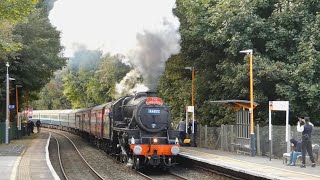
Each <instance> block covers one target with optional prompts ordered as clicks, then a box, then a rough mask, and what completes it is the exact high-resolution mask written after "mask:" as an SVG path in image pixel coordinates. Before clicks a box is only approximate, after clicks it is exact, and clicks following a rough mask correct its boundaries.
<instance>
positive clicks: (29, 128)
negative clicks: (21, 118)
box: [27, 120, 32, 136]
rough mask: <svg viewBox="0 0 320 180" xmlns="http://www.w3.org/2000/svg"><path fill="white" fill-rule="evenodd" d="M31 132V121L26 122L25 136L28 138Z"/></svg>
mask: <svg viewBox="0 0 320 180" xmlns="http://www.w3.org/2000/svg"><path fill="white" fill-rule="evenodd" d="M31 131H32V121H31V120H28V122H27V135H28V136H30V133H31Z"/></svg>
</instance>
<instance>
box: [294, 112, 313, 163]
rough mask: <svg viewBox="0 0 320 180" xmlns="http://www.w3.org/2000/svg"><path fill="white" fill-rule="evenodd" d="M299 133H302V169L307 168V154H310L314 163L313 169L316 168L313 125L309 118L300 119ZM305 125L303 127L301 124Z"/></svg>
mask: <svg viewBox="0 0 320 180" xmlns="http://www.w3.org/2000/svg"><path fill="white" fill-rule="evenodd" d="M298 119H299V121H298V124H297V131H298V132H302V165H301V166H300V167H302V168H305V167H306V152H308V154H309V157H310V160H311V162H312V165H311V167H316V163H315V161H314V157H313V153H312V138H311V134H312V130H313V127H314V126H313V124H312V123H311V122H310V118H309V117H305V118H304V119H302V118H298ZM302 122H303V123H304V125H301V123H302Z"/></svg>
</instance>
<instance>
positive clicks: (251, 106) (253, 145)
mask: <svg viewBox="0 0 320 180" xmlns="http://www.w3.org/2000/svg"><path fill="white" fill-rule="evenodd" d="M240 53H245V54H249V55H250V62H249V64H250V111H249V112H250V148H251V156H255V134H254V122H253V72H252V69H253V65H252V53H253V51H252V49H247V50H243V51H240Z"/></svg>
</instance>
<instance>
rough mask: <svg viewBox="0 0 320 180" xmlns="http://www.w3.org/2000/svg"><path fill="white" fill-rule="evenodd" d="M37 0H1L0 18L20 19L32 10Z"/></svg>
mask: <svg viewBox="0 0 320 180" xmlns="http://www.w3.org/2000/svg"><path fill="white" fill-rule="evenodd" d="M37 3H38V0H1V1H0V20H3V19H6V20H9V21H21V20H23V19H24V18H26V17H28V15H29V14H30V12H31V11H33V10H34V7H35V5H36V4H37Z"/></svg>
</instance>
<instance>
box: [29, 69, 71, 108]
mask: <svg viewBox="0 0 320 180" xmlns="http://www.w3.org/2000/svg"><path fill="white" fill-rule="evenodd" d="M66 70H67V68H64V69H62V70H60V71H57V72H56V73H55V77H54V78H53V79H51V81H50V82H49V83H48V84H47V85H46V86H45V87H44V88H42V89H41V91H40V93H39V99H38V100H36V101H34V102H32V104H31V106H32V107H33V108H34V109H71V102H70V101H68V100H67V98H66V96H64V95H63V91H64V86H63V81H62V79H63V77H64V76H65V75H66V73H67V71H66Z"/></svg>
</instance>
